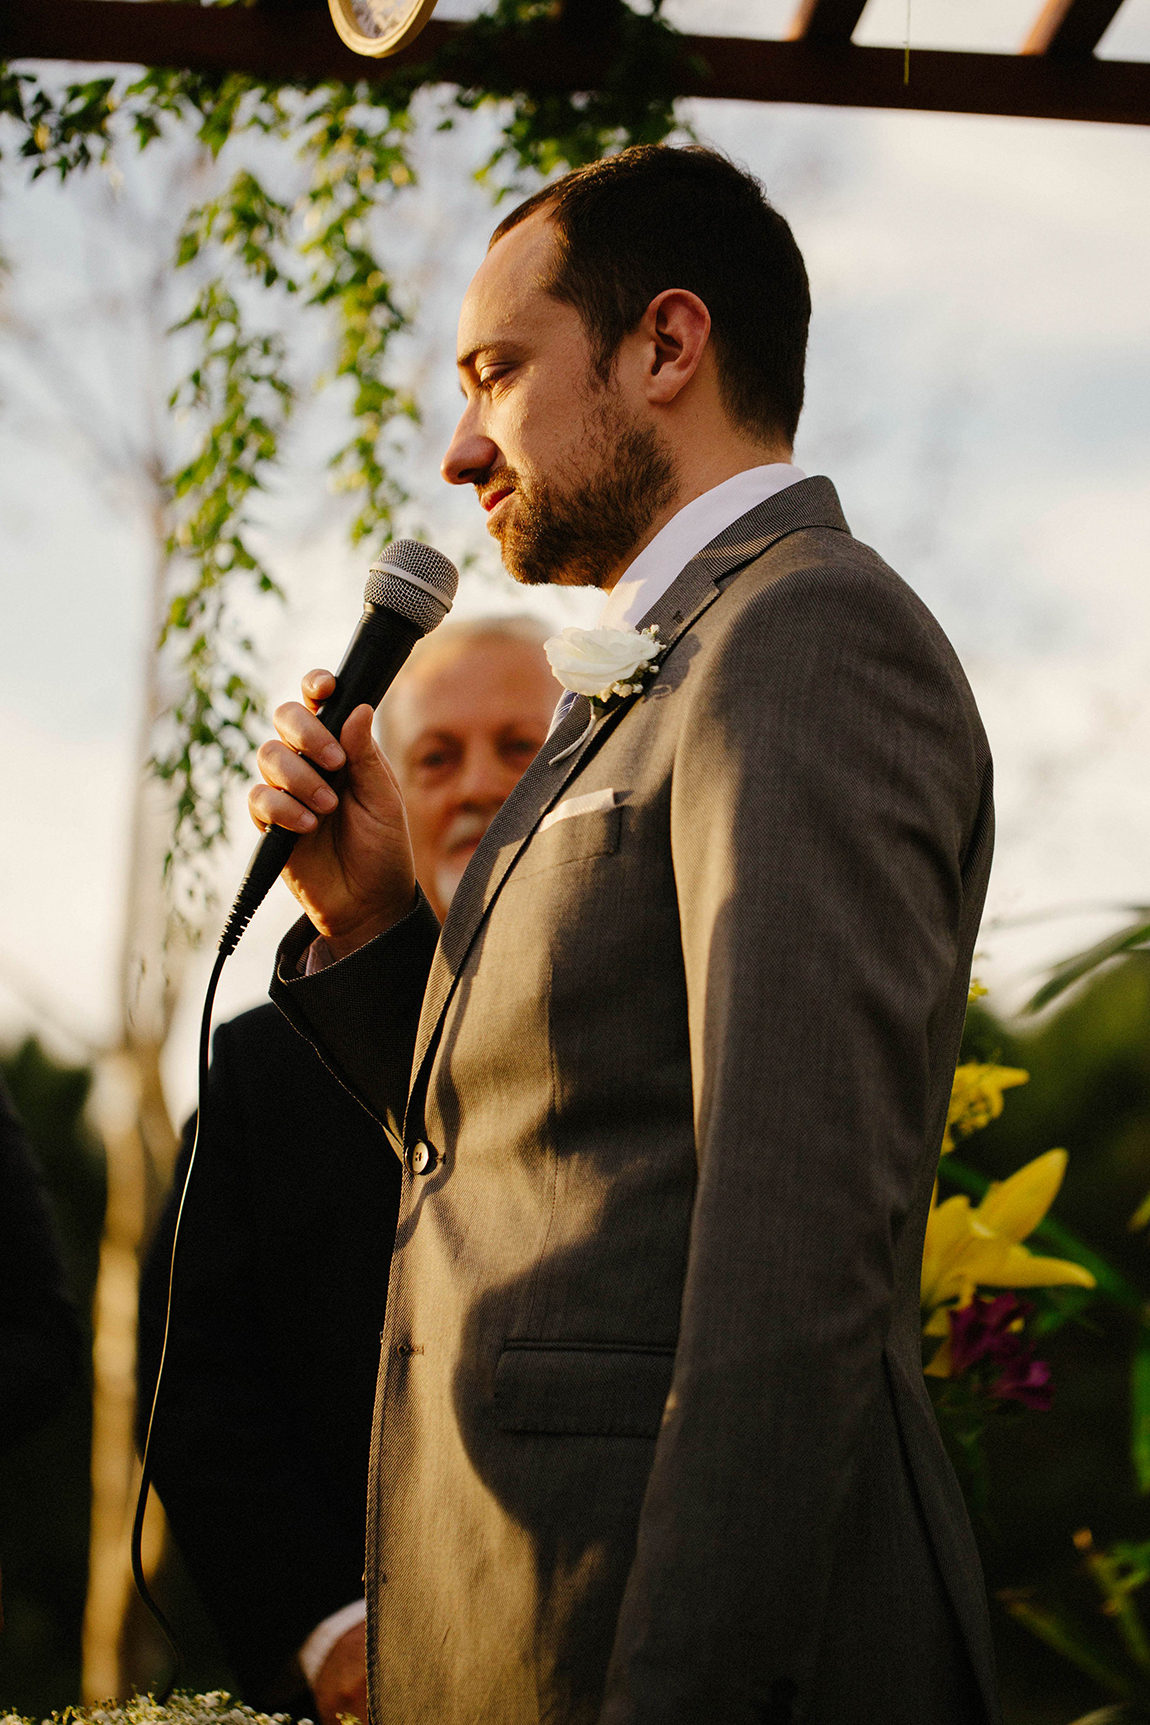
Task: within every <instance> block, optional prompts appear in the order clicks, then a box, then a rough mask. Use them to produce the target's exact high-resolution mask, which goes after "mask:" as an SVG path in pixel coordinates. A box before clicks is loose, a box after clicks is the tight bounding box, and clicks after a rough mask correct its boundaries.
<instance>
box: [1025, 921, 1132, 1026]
mask: <svg viewBox="0 0 1150 1725" xmlns="http://www.w3.org/2000/svg"><path fill="white" fill-rule="evenodd" d="M1132 908H1134V909H1135V910H1137V912H1138V917H1137V920H1136V921H1135V922H1132V923H1128V924H1127V926H1126V927H1125V928H1120V929H1119V930H1118V931H1117V933H1115V934H1108V935H1107V936H1106V938H1105V939H1104V940H1100V941H1097V942H1096V943H1095V945H1094V946H1089V947H1087V949H1086V951H1085V952H1079V953H1076V954H1075V955H1074V957H1073V958H1066V959H1063V961H1062V963H1061V964H1059V965H1056V966H1055V968H1054V969H1053V970H1052V971H1051V973H1050V975H1049V977H1048V978H1047V980H1046V981H1045V982H1044V983H1043V985H1042V987H1041V988H1040V989H1039V990H1038V992H1037V994H1035V995H1034V996H1032V998H1031V999H1030V1000H1028V1001H1027V1003H1026V1005H1025V1007H1024V1008H1023V1011H1024V1012H1031V1013H1033V1012H1041V1010H1042V1008H1043V1007H1044V1006H1049V1005H1050V1002H1051V1001H1052V1000H1057V999H1058V996H1059V995H1060V994H1064V993H1065V992H1066V990H1067V989H1068V988H1070V987H1071V986H1072V985H1073V984H1074V983H1076V982H1078V981H1080V980H1081V978H1082V977H1084V976H1088V975H1089V973H1090V972H1091V971H1092V970H1097V968H1098V966H1099V965H1100V964H1105V963H1106V961H1107V959H1109V958H1117V957H1118V955H1119V954H1120V953H1123V952H1137V951H1138V949H1139V948H1141V947H1145V946H1147V945H1148V944H1150V905H1135V906H1133V907H1132Z"/></svg>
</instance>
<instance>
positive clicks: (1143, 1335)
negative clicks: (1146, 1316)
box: [1130, 1326, 1150, 1493]
mask: <svg viewBox="0 0 1150 1725" xmlns="http://www.w3.org/2000/svg"><path fill="white" fill-rule="evenodd" d="M1130 1459H1131V1461H1132V1462H1133V1464H1134V1477H1135V1479H1136V1480H1137V1481H1138V1490H1139V1491H1140V1492H1143V1493H1145V1492H1150V1329H1147V1328H1146V1327H1145V1326H1144V1327H1143V1328H1142V1329H1140V1330H1139V1332H1138V1339H1137V1341H1136V1342H1135V1344H1134V1357H1133V1359H1132V1360H1131V1362H1130Z"/></svg>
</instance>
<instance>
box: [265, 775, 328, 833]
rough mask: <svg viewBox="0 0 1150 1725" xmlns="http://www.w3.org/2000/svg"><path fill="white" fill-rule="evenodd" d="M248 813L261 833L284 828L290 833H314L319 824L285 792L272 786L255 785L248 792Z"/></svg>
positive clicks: (309, 811) (308, 810)
mask: <svg viewBox="0 0 1150 1725" xmlns="http://www.w3.org/2000/svg"><path fill="white" fill-rule="evenodd" d="M248 813H249V814H250V815H251V817H252V820H253V821H254V822H255V824H256V826H257V827H259V829H260V831H261V833H266V832H267V830H268V828H269V827H286V828H287V830H288V831H289V832H292V833H310V832H314V831H315V829H316V827H317V825H318V824H319V823H318V822H317V820H316V817H315V816H314V815H313V814H312V812H311V810H310V809H305V808H304V806H303V804H302V803H299V802H297V801H296V799H295V798H294V797H289V796H288V794H287V792H286V791H277V790H276V789H275V788H274V786H272V785H255V786H253V788H252V789H251V790H250V791H249V792H248Z"/></svg>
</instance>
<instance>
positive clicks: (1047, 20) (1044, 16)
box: [1022, 0, 1122, 54]
mask: <svg viewBox="0 0 1150 1725" xmlns="http://www.w3.org/2000/svg"><path fill="white" fill-rule="evenodd" d="M1121 4H1122V0H1046V5H1045V6H1044V7H1043V8H1042V11H1041V13H1040V14H1039V17H1038V20H1037V22H1036V23H1035V25H1034V28H1033V30H1031V32H1030V35H1029V36H1028V37H1027V38H1026V41H1025V42H1024V43H1023V46H1022V52H1023V53H1024V54H1093V52H1094V50H1095V48H1097V46H1098V44H1099V42H1101V40H1102V38H1103V36H1105V34H1106V32H1107V30H1108V29H1109V28H1110V26H1111V24H1112V23H1113V21H1114V18H1115V15H1116V13H1117V11H1118V8H1119V7H1120V6H1121Z"/></svg>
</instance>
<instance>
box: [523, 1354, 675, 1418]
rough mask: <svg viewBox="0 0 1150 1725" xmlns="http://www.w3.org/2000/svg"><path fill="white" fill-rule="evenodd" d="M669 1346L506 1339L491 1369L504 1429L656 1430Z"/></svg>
mask: <svg viewBox="0 0 1150 1725" xmlns="http://www.w3.org/2000/svg"><path fill="white" fill-rule="evenodd" d="M674 1366H675V1350H674V1348H664V1347H652V1346H644V1345H643V1344H642V1343H633V1344H631V1345H630V1346H629V1345H628V1344H627V1343H626V1342H619V1343H616V1344H614V1345H612V1344H611V1343H608V1342H604V1343H595V1342H566V1343H564V1342H528V1341H509V1342H508V1343H507V1344H506V1345H505V1347H504V1349H503V1352H502V1353H501V1354H500V1356H499V1363H498V1365H497V1367H496V1370H495V1423H496V1425H497V1426H498V1427H499V1428H500V1429H501V1430H502V1431H512V1432H538V1433H541V1434H543V1433H550V1434H552V1435H555V1436H560V1435H564V1434H568V1435H571V1436H584V1437H645V1438H654V1437H658V1435H659V1427H660V1425H661V1424H662V1420H663V1408H664V1405H665V1403H666V1400H667V1396H668V1393H669V1391H670V1388H671V1374H672V1372H673V1370H674Z"/></svg>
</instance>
